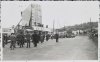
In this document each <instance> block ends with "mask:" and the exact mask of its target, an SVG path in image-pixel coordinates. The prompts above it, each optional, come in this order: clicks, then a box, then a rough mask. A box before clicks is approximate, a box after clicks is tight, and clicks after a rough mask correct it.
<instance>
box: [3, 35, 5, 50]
mask: <svg viewBox="0 0 100 62" xmlns="http://www.w3.org/2000/svg"><path fill="white" fill-rule="evenodd" d="M4 36H5V35H3V37H2V39H3V42H2V46H3V48H4V47H5V40H4Z"/></svg>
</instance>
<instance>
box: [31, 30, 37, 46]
mask: <svg viewBox="0 0 100 62" xmlns="http://www.w3.org/2000/svg"><path fill="white" fill-rule="evenodd" d="M32 42H33V44H34V47H37V43H38V42H39V35H38V34H37V32H36V31H35V32H34V34H32Z"/></svg>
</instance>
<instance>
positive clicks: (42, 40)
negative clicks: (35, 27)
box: [40, 32, 45, 43]
mask: <svg viewBox="0 0 100 62" xmlns="http://www.w3.org/2000/svg"><path fill="white" fill-rule="evenodd" d="M44 38H45V35H44V34H43V33H42V32H41V35H40V41H41V43H43V42H44Z"/></svg>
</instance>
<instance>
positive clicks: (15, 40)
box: [3, 31, 59, 50]
mask: <svg viewBox="0 0 100 62" xmlns="http://www.w3.org/2000/svg"><path fill="white" fill-rule="evenodd" d="M8 38H9V40H10V42H8ZM45 39H46V41H48V40H49V39H56V42H58V39H59V34H58V33H56V34H55V35H54V36H53V35H50V34H46V35H45V34H43V33H42V32H41V33H39V32H38V31H35V32H34V33H33V34H32V35H31V34H30V33H29V32H28V31H27V32H26V34H25V35H24V34H23V33H22V32H20V33H19V34H17V35H15V33H11V35H10V36H9V37H8V36H7V34H5V35H3V47H4V48H5V45H7V44H8V43H10V49H11V50H14V48H16V46H17V45H18V46H19V48H23V47H24V46H25V43H26V44H27V46H26V48H30V47H31V42H32V43H33V45H34V47H37V44H38V43H39V42H41V43H43V42H44V40H45Z"/></svg>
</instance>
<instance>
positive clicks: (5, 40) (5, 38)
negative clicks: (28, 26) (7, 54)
mask: <svg viewBox="0 0 100 62" xmlns="http://www.w3.org/2000/svg"><path fill="white" fill-rule="evenodd" d="M7 41H8V36H7V34H5V35H4V42H5V44H7Z"/></svg>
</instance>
